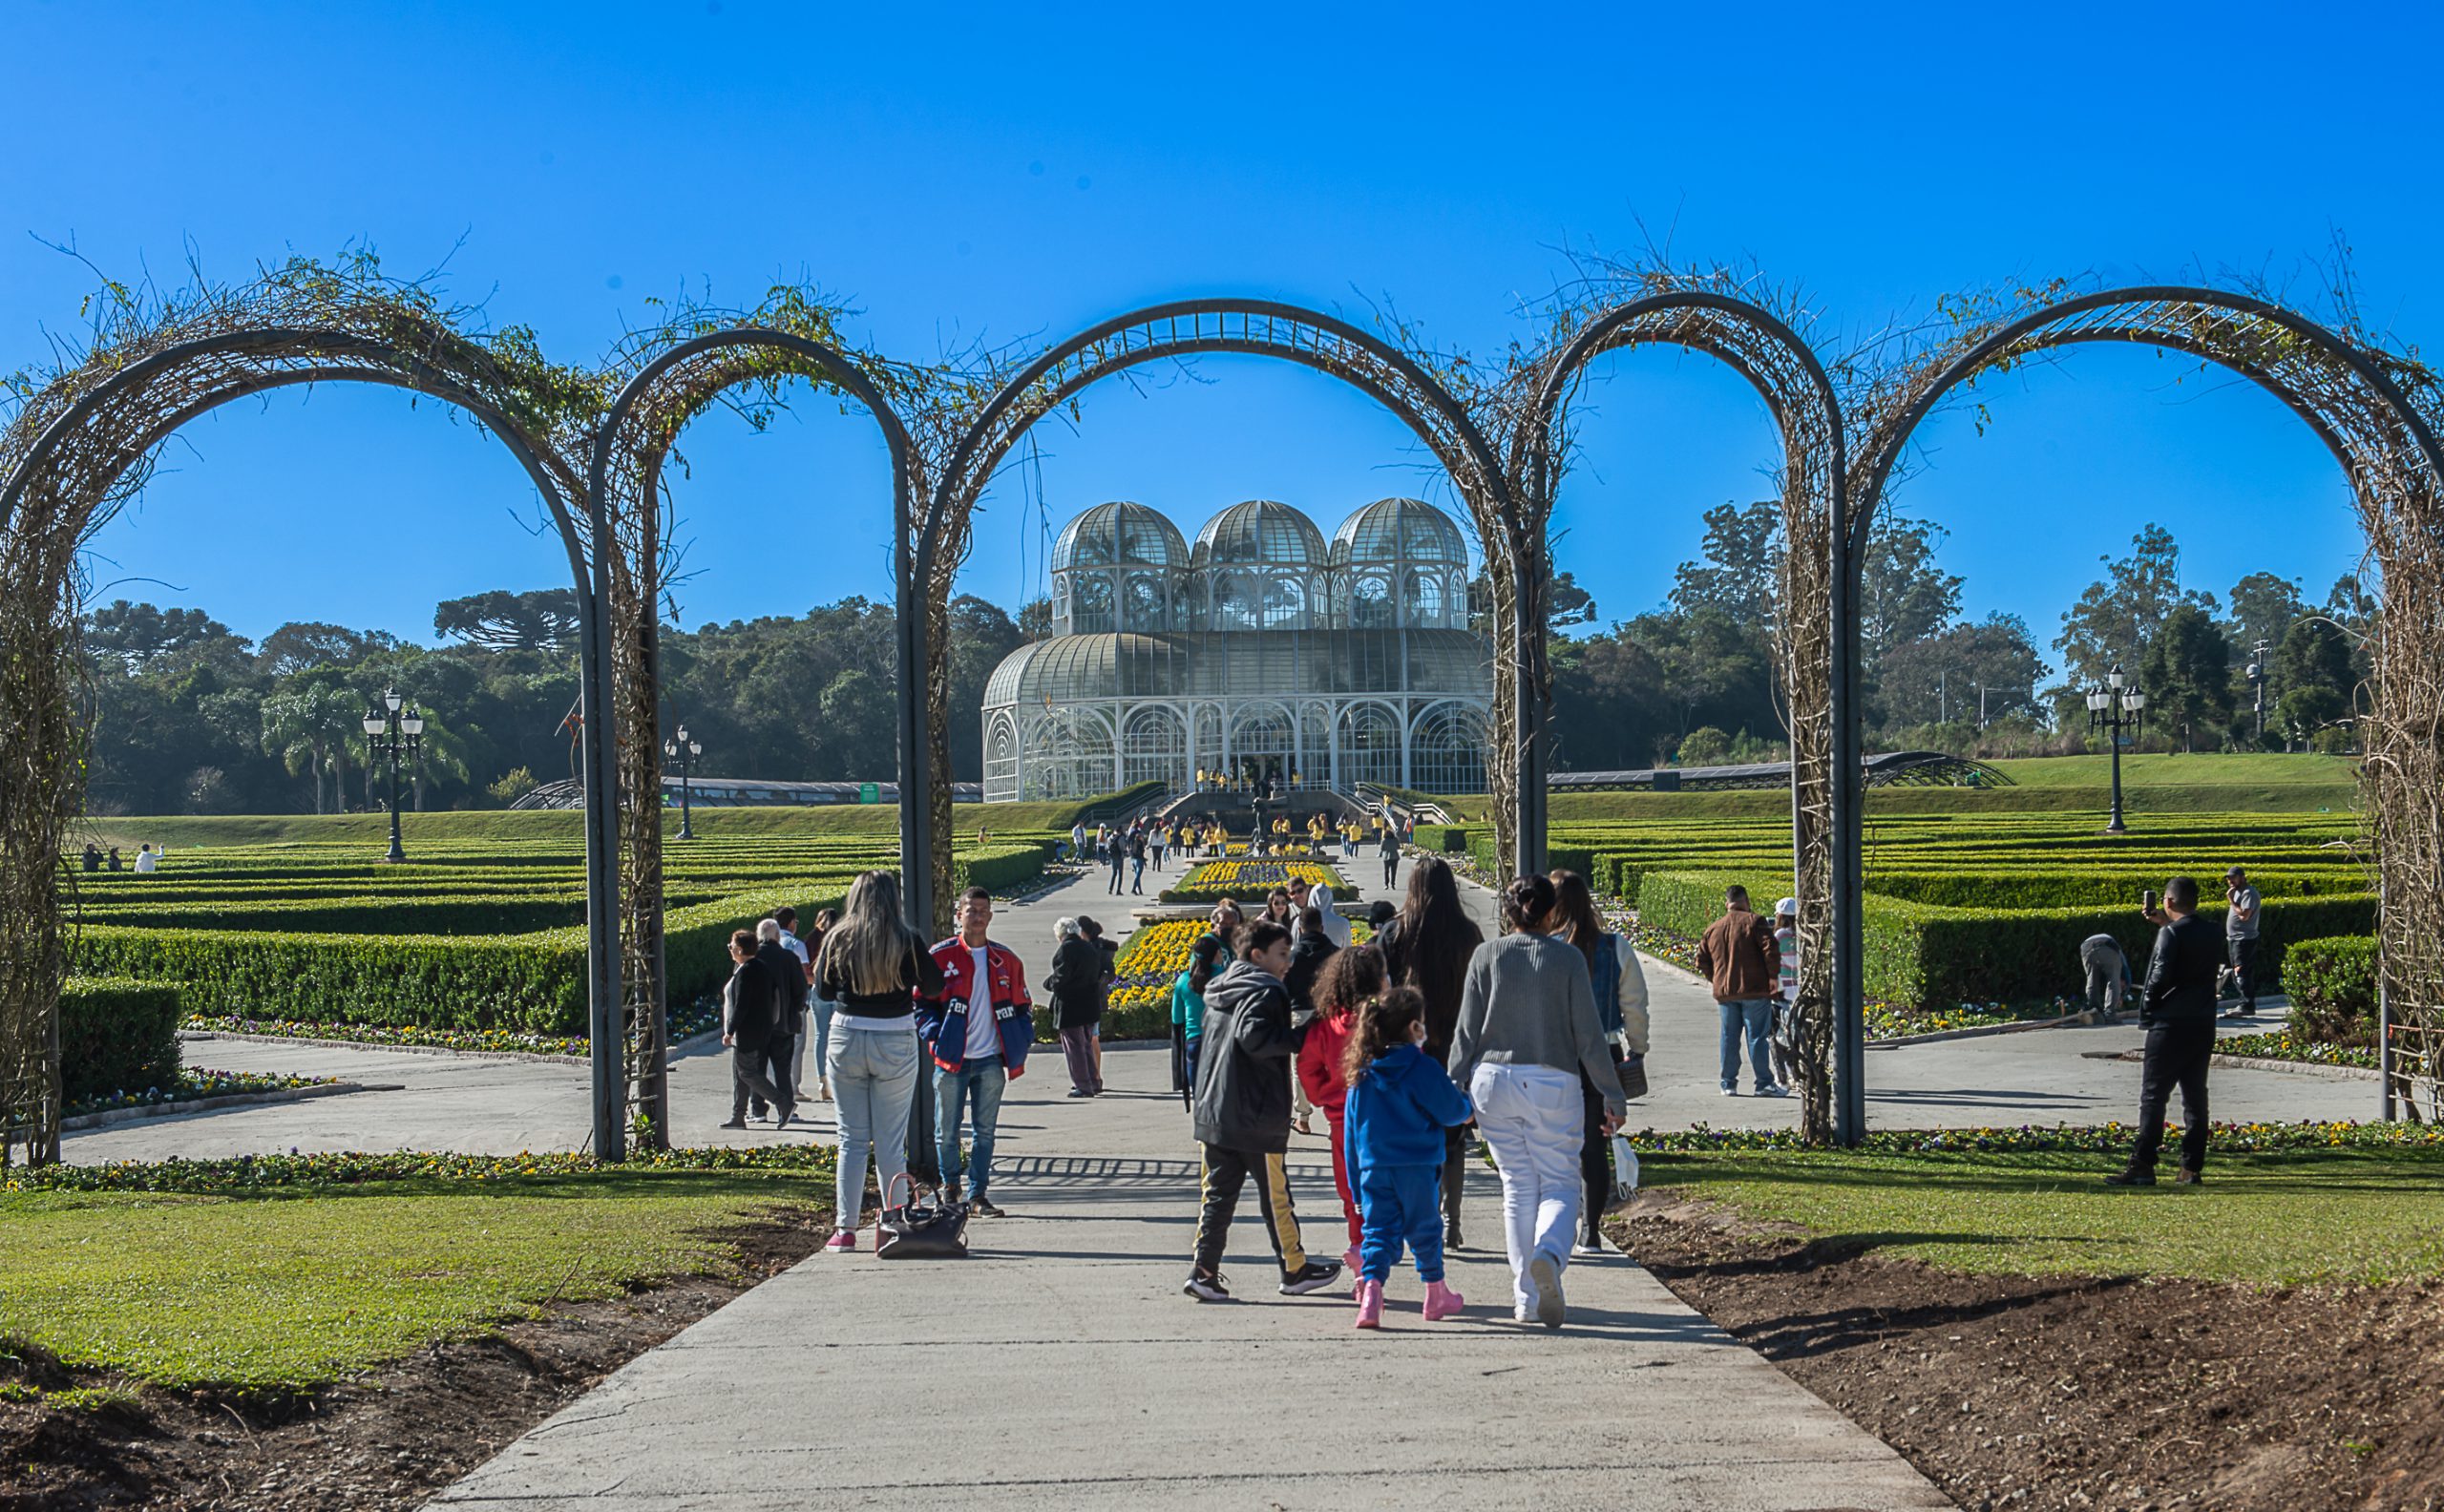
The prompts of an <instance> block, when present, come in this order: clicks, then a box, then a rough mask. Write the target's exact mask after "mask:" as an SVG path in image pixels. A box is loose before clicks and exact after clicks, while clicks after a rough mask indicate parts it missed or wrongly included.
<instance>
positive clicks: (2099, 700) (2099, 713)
mask: <svg viewBox="0 0 2444 1512" xmlns="http://www.w3.org/2000/svg"><path fill="white" fill-rule="evenodd" d="M2104 683H2105V685H2104V686H2102V687H2097V688H2090V689H2089V690H2088V728H2089V729H2091V730H2103V731H2105V732H2107V734H2108V735H2109V736H2110V738H2111V742H2112V748H2113V822H2112V823H2110V824H2108V825H2106V826H2105V827H2104V832H2105V833H2107V834H2123V833H2126V832H2127V831H2126V830H2123V828H2122V824H2121V732H2122V731H2124V730H2131V731H2134V732H2135V731H2138V730H2140V729H2143V728H2145V727H2146V724H2147V695H2146V694H2144V693H2142V692H2140V691H2139V690H2138V689H2137V688H2135V687H2134V688H2124V687H2123V686H2122V676H2121V663H2120V662H2115V663H2114V664H2113V670H2112V671H2110V672H2107V673H2106V674H2105V675H2104Z"/></svg>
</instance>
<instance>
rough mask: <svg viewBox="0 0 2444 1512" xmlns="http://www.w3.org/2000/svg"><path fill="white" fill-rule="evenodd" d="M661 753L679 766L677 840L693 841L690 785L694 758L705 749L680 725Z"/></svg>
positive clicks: (663, 745)
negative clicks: (688, 735) (690, 738)
mask: <svg viewBox="0 0 2444 1512" xmlns="http://www.w3.org/2000/svg"><path fill="white" fill-rule="evenodd" d="M662 753H663V754H664V756H667V757H669V758H670V759H671V760H672V761H675V762H677V763H678V764H679V838H680V839H682V840H693V839H695V838H696V826H695V818H694V814H693V811H692V809H691V808H690V804H689V800H690V799H692V798H693V797H694V795H695V789H694V788H693V787H692V786H691V783H692V780H693V778H694V775H695V770H696V758H697V757H699V756H702V755H703V754H705V747H704V746H700V745H698V744H697V743H696V742H694V741H691V740H689V739H688V738H687V726H686V725H680V726H679V734H678V736H677V737H676V738H674V739H671V740H666V741H664V742H663V743H662Z"/></svg>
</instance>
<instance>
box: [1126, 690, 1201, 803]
mask: <svg viewBox="0 0 2444 1512" xmlns="http://www.w3.org/2000/svg"><path fill="white" fill-rule="evenodd" d="M1188 773H1189V765H1188V731H1187V730H1186V729H1185V728H1183V727H1182V726H1181V725H1180V717H1179V715H1178V714H1177V713H1175V712H1174V711H1172V710H1170V709H1168V708H1165V707H1163V706H1161V705H1160V704H1156V705H1152V706H1150V707H1147V708H1141V709H1138V710H1137V711H1136V712H1134V713H1132V714H1130V715H1129V716H1128V724H1127V729H1126V731H1125V732H1124V733H1123V734H1122V736H1121V742H1120V780H1121V786H1122V787H1125V788H1127V787H1134V786H1136V785H1137V784H1139V783H1142V782H1158V783H1163V784H1166V785H1168V786H1169V787H1173V788H1185V787H1187V786H1188Z"/></svg>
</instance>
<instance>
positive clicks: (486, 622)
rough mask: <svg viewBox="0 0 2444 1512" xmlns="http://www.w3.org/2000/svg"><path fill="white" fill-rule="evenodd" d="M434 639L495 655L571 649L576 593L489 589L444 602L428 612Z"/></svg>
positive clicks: (576, 622) (574, 640) (576, 624)
mask: <svg viewBox="0 0 2444 1512" xmlns="http://www.w3.org/2000/svg"><path fill="white" fill-rule="evenodd" d="M432 628H433V631H434V633H435V634H437V635H444V636H450V637H453V638H455V639H457V640H460V641H466V642H468V643H469V644H471V645H479V646H486V647H489V648H491V649H493V650H495V651H506V650H527V651H567V650H570V649H572V648H574V647H575V646H576V644H577V634H578V628H579V619H578V607H577V593H576V591H575V590H573V589H568V588H539V589H536V590H534V591H533V592H530V593H510V592H507V591H506V590H503V589H499V588H495V589H493V590H491V591H490V592H488V593H479V594H470V595H469V596H467V597H466V598H464V599H443V600H442V601H441V602H440V603H439V604H437V605H435V606H434V608H433V611H432Z"/></svg>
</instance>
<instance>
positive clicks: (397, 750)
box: [365, 688, 424, 861]
mask: <svg viewBox="0 0 2444 1512" xmlns="http://www.w3.org/2000/svg"><path fill="white" fill-rule="evenodd" d="M399 705H400V700H399V690H398V689H397V688H390V689H387V690H386V691H385V692H384V693H383V695H382V702H381V703H380V704H377V705H376V706H374V707H372V708H369V709H367V710H366V711H365V746H366V749H367V750H368V751H369V752H370V753H372V754H373V755H376V756H388V757H390V857H389V859H390V860H392V861H405V860H406V859H407V858H408V852H407V848H406V847H404V846H402V845H401V844H400V843H399V758H400V757H401V756H402V755H405V756H406V757H407V758H408V759H409V760H410V761H413V760H415V758H416V753H417V752H418V751H420V750H422V749H423V747H424V716H423V715H422V714H420V713H418V712H417V711H416V706H415V705H414V704H408V705H407V706H406V707H405V708H401V707H400V706H399Z"/></svg>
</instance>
